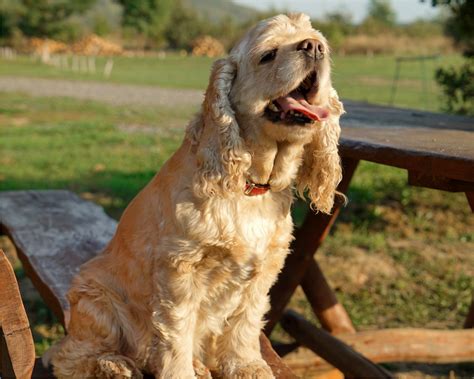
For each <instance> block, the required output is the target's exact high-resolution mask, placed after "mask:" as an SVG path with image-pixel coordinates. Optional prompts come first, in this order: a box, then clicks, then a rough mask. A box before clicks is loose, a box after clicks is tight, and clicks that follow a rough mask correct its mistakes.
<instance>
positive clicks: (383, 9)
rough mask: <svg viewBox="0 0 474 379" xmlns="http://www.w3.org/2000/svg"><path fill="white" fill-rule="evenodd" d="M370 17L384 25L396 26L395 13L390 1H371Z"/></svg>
mask: <svg viewBox="0 0 474 379" xmlns="http://www.w3.org/2000/svg"><path fill="white" fill-rule="evenodd" d="M368 17H370V18H371V19H373V20H375V21H377V22H380V23H381V24H384V25H394V24H395V11H394V10H393V8H392V5H391V4H390V0H370V2H369V13H368Z"/></svg>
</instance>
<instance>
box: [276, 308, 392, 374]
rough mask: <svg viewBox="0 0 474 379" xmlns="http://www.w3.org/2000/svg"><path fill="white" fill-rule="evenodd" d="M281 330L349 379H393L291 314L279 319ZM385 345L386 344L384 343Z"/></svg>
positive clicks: (337, 341)
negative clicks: (349, 378)
mask: <svg viewBox="0 0 474 379" xmlns="http://www.w3.org/2000/svg"><path fill="white" fill-rule="evenodd" d="M280 323H281V326H282V327H283V329H284V330H285V331H286V332H287V333H288V334H290V335H291V336H292V337H293V338H295V339H296V340H297V341H298V342H299V343H301V344H302V345H303V346H306V347H307V348H309V349H311V350H312V351H313V352H314V353H316V354H317V355H319V356H320V357H321V358H323V359H324V360H326V361H327V362H329V363H330V364H331V365H333V366H334V367H336V368H337V369H339V370H340V371H342V372H343V373H344V375H346V376H348V377H351V378H392V377H393V376H392V374H391V373H389V372H388V371H387V370H385V369H384V368H382V367H380V366H377V365H376V364H374V363H372V362H371V361H370V360H368V359H367V358H366V357H364V356H363V355H362V354H360V353H359V352H357V351H355V350H354V349H353V348H351V347H350V346H349V345H346V344H345V343H344V342H342V341H340V340H339V339H337V338H336V337H333V336H332V335H331V334H329V333H328V332H326V331H324V330H322V329H319V328H316V327H315V326H314V325H312V324H311V323H310V322H309V321H307V320H305V318H304V317H302V316H300V315H299V314H297V313H296V312H294V311H286V312H285V313H284V315H283V317H282V319H281V322H280ZM384 342H385V343H386V340H385V341H384Z"/></svg>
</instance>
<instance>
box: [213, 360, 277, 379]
mask: <svg viewBox="0 0 474 379" xmlns="http://www.w3.org/2000/svg"><path fill="white" fill-rule="evenodd" d="M222 377H223V379H274V378H275V377H274V376H273V373H272V370H271V369H270V367H269V366H268V365H267V363H266V362H265V361H264V360H258V361H254V362H250V363H248V364H246V365H236V366H234V367H232V368H231V367H228V368H227V369H225V368H224V370H223V376H222Z"/></svg>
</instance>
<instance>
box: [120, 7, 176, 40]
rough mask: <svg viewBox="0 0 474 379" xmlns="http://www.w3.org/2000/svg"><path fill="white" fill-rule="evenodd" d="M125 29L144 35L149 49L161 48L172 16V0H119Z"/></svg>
mask: <svg viewBox="0 0 474 379" xmlns="http://www.w3.org/2000/svg"><path fill="white" fill-rule="evenodd" d="M118 2H119V3H120V4H121V5H122V6H123V19H122V24H123V26H124V27H126V28H129V29H131V30H133V31H135V32H136V33H138V34H141V35H143V36H144V37H145V38H146V45H147V47H153V46H155V47H156V46H160V45H162V44H163V42H164V38H163V33H164V31H165V30H166V27H167V26H168V24H169V21H170V17H171V14H172V12H171V11H172V5H173V1H172V0H118Z"/></svg>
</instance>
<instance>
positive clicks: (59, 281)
mask: <svg viewBox="0 0 474 379" xmlns="http://www.w3.org/2000/svg"><path fill="white" fill-rule="evenodd" d="M0 228H1V229H2V230H3V231H4V232H5V233H6V234H7V235H8V236H9V237H10V238H11V240H12V242H13V244H14V245H15V247H16V248H17V251H18V256H19V258H20V260H21V262H22V264H23V266H24V268H25V271H26V273H27V275H28V276H29V277H30V278H31V280H32V281H33V284H34V285H35V287H36V288H37V289H38V290H39V292H40V293H41V295H42V297H43V298H44V300H45V301H46V303H47V304H48V306H49V307H50V308H51V309H52V310H53V312H54V313H55V315H56V316H57V317H58V318H59V320H60V321H61V322H62V323H63V324H64V321H65V320H64V319H63V317H64V314H65V313H64V312H65V311H66V318H67V310H68V309H69V304H68V302H67V299H66V293H67V291H68V289H69V284H70V282H71V279H72V277H73V276H74V275H75V274H76V273H77V272H78V271H79V267H80V265H81V264H82V263H84V262H86V261H88V260H89V259H91V258H92V257H94V256H95V255H96V254H98V253H99V252H100V251H101V250H102V249H103V248H104V247H105V245H106V244H107V243H108V242H109V241H110V239H111V238H112V236H113V234H114V233H115V228H116V222H115V221H114V220H113V219H111V218H110V217H108V216H107V215H106V214H105V212H104V210H103V209H102V208H101V207H100V206H98V205H95V204H94V203H92V202H89V201H85V200H82V199H81V198H79V197H78V196H77V195H75V194H73V193H72V192H69V191H12V192H1V193H0Z"/></svg>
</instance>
